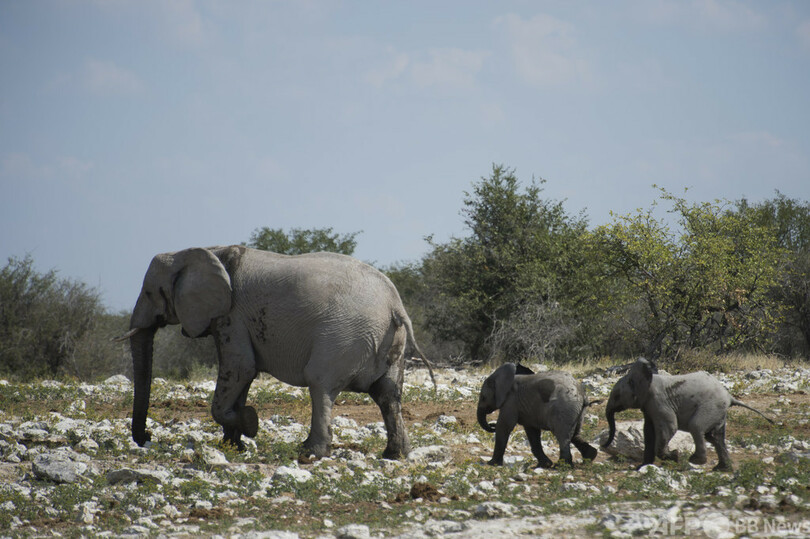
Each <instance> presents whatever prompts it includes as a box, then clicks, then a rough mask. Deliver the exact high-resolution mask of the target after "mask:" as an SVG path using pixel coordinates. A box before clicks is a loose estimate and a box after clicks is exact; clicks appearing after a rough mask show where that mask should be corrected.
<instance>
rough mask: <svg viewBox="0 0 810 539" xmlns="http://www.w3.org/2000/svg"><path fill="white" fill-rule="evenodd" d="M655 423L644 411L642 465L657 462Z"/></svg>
mask: <svg viewBox="0 0 810 539" xmlns="http://www.w3.org/2000/svg"><path fill="white" fill-rule="evenodd" d="M655 438H656V436H655V423H653V420H652V418H651V417H650V416H649V415H648V414H647V412H644V457H643V458H642V459H641V465H642V466H644V465H645V464H652V463H653V462H655Z"/></svg>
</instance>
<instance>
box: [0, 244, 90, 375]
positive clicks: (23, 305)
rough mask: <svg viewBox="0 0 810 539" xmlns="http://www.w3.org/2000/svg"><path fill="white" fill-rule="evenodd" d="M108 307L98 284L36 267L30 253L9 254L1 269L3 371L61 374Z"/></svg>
mask: <svg viewBox="0 0 810 539" xmlns="http://www.w3.org/2000/svg"><path fill="white" fill-rule="evenodd" d="M103 313H104V307H103V306H102V304H101V300H100V298H99V294H98V292H97V291H96V290H95V289H92V288H89V287H87V286H86V285H85V284H83V283H80V282H77V281H73V280H70V279H59V278H58V277H57V275H56V271H54V270H51V271H48V272H46V273H39V272H37V271H35V269H34V261H33V259H32V258H31V256H30V255H28V256H26V257H25V258H23V259H18V258H13V257H12V258H9V260H8V264H6V266H5V267H3V268H2V270H0V374H2V375H4V376H11V377H14V378H18V379H28V378H32V377H41V376H49V377H53V376H56V375H58V374H60V373H61V372H63V370H64V369H65V368H66V367H67V363H68V361H69V360H70V359H71V358H73V357H74V352H75V350H76V348H77V345H78V343H79V342H81V340H82V338H83V337H84V336H85V335H86V334H87V333H88V332H90V331H91V330H92V329H93V328H94V327H96V324H97V323H98V321H99V318H100V317H101V315H102V314H103Z"/></svg>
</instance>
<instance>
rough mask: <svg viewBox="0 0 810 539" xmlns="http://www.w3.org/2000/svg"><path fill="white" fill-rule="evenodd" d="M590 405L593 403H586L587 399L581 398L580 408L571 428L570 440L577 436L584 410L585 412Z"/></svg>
mask: <svg viewBox="0 0 810 539" xmlns="http://www.w3.org/2000/svg"><path fill="white" fill-rule="evenodd" d="M591 404H593V403H591V402H588V397H582V406H581V407H580V408H579V413H577V419H576V421H574V425H573V426H572V428H571V438H570V439H571V440H573V439H574V438H576V437H577V436H579V431H580V430H581V429H582V420H583V419H584V418H585V410H587V409H588V406H590V405H591ZM569 417H570V416H569Z"/></svg>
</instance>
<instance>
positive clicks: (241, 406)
mask: <svg viewBox="0 0 810 539" xmlns="http://www.w3.org/2000/svg"><path fill="white" fill-rule="evenodd" d="M249 390H250V384H248V385H247V386H245V389H244V390H242V393H241V394H240V395H239V399H238V400H237V402H236V407H235V409H236V410H237V415H240V417H242V420H241V422H242V423H243V424H245V425H248V426H250V425H252V424H254V423H255V424H256V425H257V426H258V423H259V418H258V415H256V412H255V410H254V409H253V407H252V406H245V403H246V402H247V396H248V391H249ZM249 414H252V415H256V419H255V420H253V419H252V418H249V417H247V416H248V415H249ZM222 431H223V437H222V441H223V443H231V444H233V445H235V446H236V448H237V449H238V450H239V451H244V450H245V444H244V443H242V434H243V433H242V432H241V431H240V430H239V429H237V428H235V427H224V426H223V427H222ZM249 434H250V432H248V433H247V435H249ZM253 436H255V434H254V435H253ZM253 436H249V437H253Z"/></svg>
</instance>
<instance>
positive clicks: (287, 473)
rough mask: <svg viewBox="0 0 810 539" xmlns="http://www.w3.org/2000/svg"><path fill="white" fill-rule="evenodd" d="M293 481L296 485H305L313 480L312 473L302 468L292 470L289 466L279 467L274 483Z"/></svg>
mask: <svg viewBox="0 0 810 539" xmlns="http://www.w3.org/2000/svg"><path fill="white" fill-rule="evenodd" d="M289 479H291V480H293V481H295V482H296V483H305V482H307V481H309V480H310V479H312V473H311V472H309V471H307V470H302V469H301V468H291V467H289V466H279V467H278V468H276V472H275V473H274V474H273V481H279V480H289Z"/></svg>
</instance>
